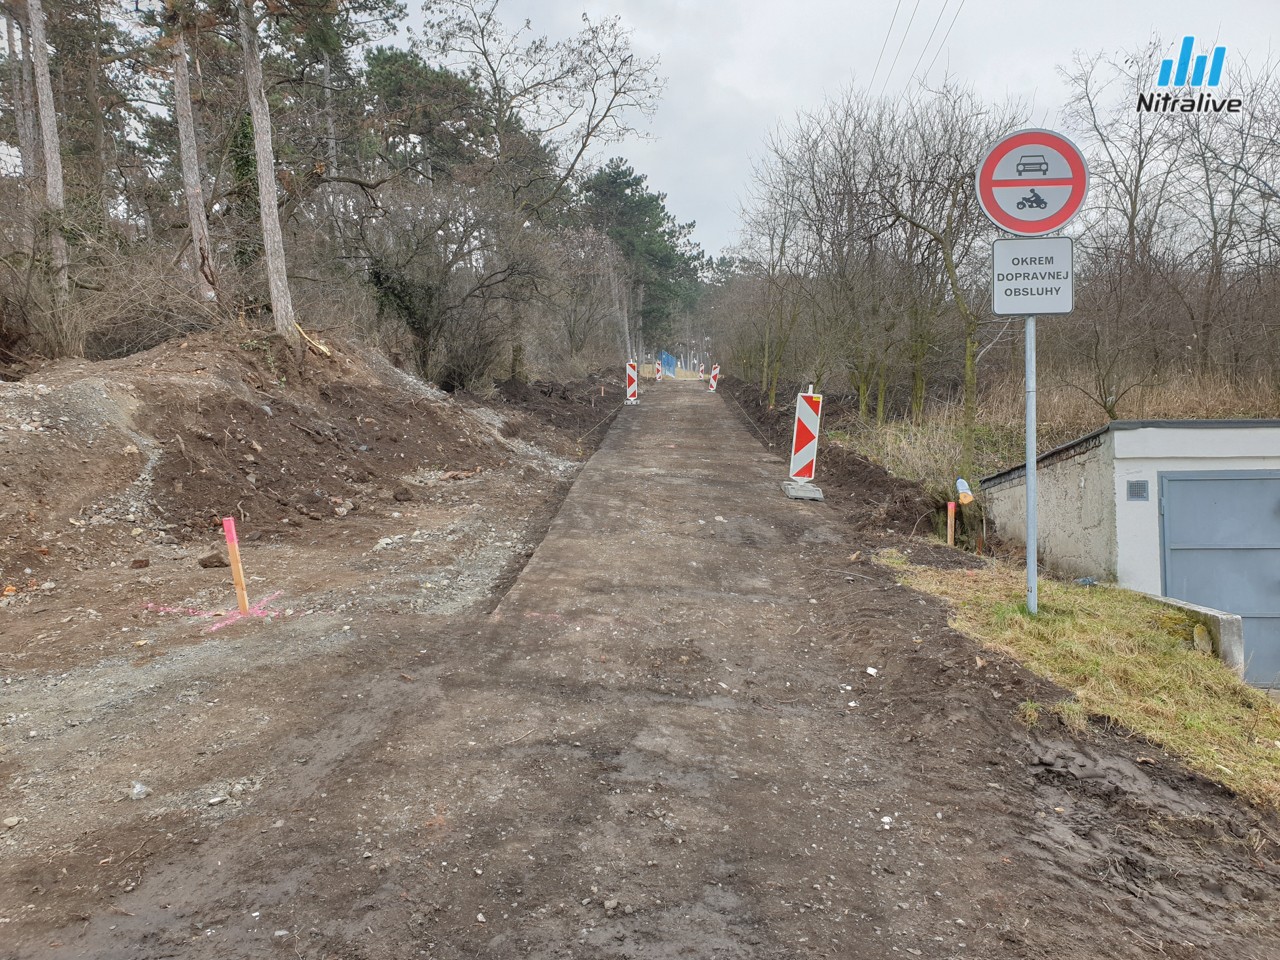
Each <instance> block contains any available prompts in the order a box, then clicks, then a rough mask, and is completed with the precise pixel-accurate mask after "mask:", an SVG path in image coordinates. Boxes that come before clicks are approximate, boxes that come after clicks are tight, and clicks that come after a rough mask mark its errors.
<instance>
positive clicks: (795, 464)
mask: <svg viewBox="0 0 1280 960" xmlns="http://www.w3.org/2000/svg"><path fill="white" fill-rule="evenodd" d="M821 423H822V394H820V393H814V392H813V385H812V384H810V386H809V392H808V393H801V394H799V395H797V396H796V420H795V425H794V426H793V428H792V430H791V469H790V475H791V479H790V480H787V481H785V482H784V483H783V484H782V489H783V491H784V492H785V493H786V495H787V496H788V497H790V498H791V499H792V500H821V499H822V491H821V490H820V489H818V487H816V486H814V484H813V474H814V470H815V469H816V467H817V464H818V428H819V426H820V425H821Z"/></svg>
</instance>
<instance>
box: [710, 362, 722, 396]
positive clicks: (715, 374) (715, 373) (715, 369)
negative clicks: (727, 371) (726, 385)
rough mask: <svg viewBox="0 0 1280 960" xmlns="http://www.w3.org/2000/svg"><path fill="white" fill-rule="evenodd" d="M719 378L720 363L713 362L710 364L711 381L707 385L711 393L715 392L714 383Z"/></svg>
mask: <svg viewBox="0 0 1280 960" xmlns="http://www.w3.org/2000/svg"><path fill="white" fill-rule="evenodd" d="M719 380H720V364H718V363H713V364H712V365H711V383H710V384H708V385H707V389H708V390H710V391H711V392H712V393H715V392H716V383H717V382H719Z"/></svg>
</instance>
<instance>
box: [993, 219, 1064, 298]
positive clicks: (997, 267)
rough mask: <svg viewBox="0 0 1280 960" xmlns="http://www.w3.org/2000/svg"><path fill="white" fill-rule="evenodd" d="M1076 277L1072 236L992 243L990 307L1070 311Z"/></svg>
mask: <svg viewBox="0 0 1280 960" xmlns="http://www.w3.org/2000/svg"><path fill="white" fill-rule="evenodd" d="M1074 279H1075V270H1074V268H1073V265H1072V251H1071V239H1070V238H1069V237H1041V238H1038V239H1034V240H996V241H994V242H993V243H992V244H991V309H992V312H993V313H995V315H996V316H999V317H1023V316H1035V315H1037V314H1049V313H1070V312H1071V311H1072V309H1073V308H1074V306H1075V292H1074V285H1073V281H1074Z"/></svg>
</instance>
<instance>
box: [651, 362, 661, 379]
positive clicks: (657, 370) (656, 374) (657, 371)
mask: <svg viewBox="0 0 1280 960" xmlns="http://www.w3.org/2000/svg"><path fill="white" fill-rule="evenodd" d="M653 379H655V380H661V379H662V361H661V360H659V361H658V362H657V363H655V364H654V365H653Z"/></svg>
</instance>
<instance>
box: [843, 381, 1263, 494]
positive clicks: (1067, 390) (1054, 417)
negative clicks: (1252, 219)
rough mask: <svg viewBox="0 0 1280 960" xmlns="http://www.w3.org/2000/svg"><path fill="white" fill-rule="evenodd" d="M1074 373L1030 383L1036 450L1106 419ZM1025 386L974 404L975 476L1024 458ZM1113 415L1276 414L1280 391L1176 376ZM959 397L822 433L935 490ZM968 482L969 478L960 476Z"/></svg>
mask: <svg viewBox="0 0 1280 960" xmlns="http://www.w3.org/2000/svg"><path fill="white" fill-rule="evenodd" d="M1076 379H1078V378H1075V377H1073V376H1062V375H1045V376H1043V377H1042V378H1041V382H1040V383H1039V384H1038V389H1037V412H1038V417H1037V424H1036V435H1037V441H1038V443H1037V448H1038V449H1039V451H1040V452H1041V453H1043V452H1045V451H1046V450H1051V449H1053V448H1054V447H1057V446H1060V445H1062V444H1064V443H1068V442H1070V441H1071V440H1074V439H1076V438H1077V437H1080V436H1083V435H1084V434H1086V433H1089V432H1091V431H1093V430H1096V429H1098V428H1099V427H1101V426H1104V425H1105V424H1106V423H1107V417H1106V414H1105V413H1104V412H1103V410H1102V408H1101V407H1099V406H1098V405H1097V404H1096V403H1094V402H1093V401H1091V400H1090V399H1089V398H1088V397H1087V396H1086V395H1085V394H1084V393H1083V392H1081V391H1080V390H1078V389H1075V388H1074V387H1072V386H1070V383H1071V382H1073V381H1074V380H1076ZM1025 402H1026V397H1025V388H1024V385H1023V383H1022V381H1021V380H1016V381H1015V380H1006V381H1001V382H998V383H993V384H989V385H988V386H987V387H986V388H985V389H984V390H983V393H982V397H981V399H980V403H979V408H978V425H977V463H976V464H975V467H976V470H975V473H976V474H977V477H978V478H980V477H985V476H990V475H991V474H993V473H998V472H1000V471H1001V470H1004V469H1007V468H1009V467H1012V466H1016V465H1017V464H1020V463H1022V461H1023V449H1024V443H1025V441H1024V429H1025V426H1024V417H1025V413H1024V411H1025V406H1024V404H1025ZM1118 413H1119V414H1120V416H1121V418H1123V419H1127V420H1165V419H1168V420H1181V419H1209V420H1217V419H1231V418H1242V419H1254V418H1259V417H1280V389H1277V386H1276V385H1275V384H1273V383H1271V382H1270V381H1267V380H1262V379H1259V380H1254V381H1249V382H1243V383H1240V382H1232V381H1229V380H1227V379H1226V378H1222V377H1215V376H1202V377H1181V378H1177V379H1170V380H1167V381H1166V382H1164V383H1161V384H1159V385H1155V386H1150V387H1142V388H1139V389H1136V390H1134V391H1132V392H1130V393H1129V394H1128V395H1127V396H1125V397H1124V399H1123V400H1122V401H1121V402H1120V404H1119V408H1118ZM961 426H962V421H961V410H960V405H959V403H955V402H949V403H936V404H933V405H932V406H930V407H929V408H928V410H927V411H926V413H925V417H924V421H923V422H922V423H919V424H916V423H912V422H911V421H910V420H900V421H893V422H891V423H887V424H885V425H883V426H876V425H875V424H865V423H858V422H856V421H854V422H845V423H833V424H832V425H831V427H832V429H831V430H829V431H828V433H829V435H830V436H831V437H832V438H833V439H835V440H837V441H842V442H848V443H850V444H851V445H853V446H855V447H856V448H857V449H858V452H859V453H861V454H862V455H863V456H866V457H868V458H870V459H871V460H874V461H875V462H877V463H879V464H881V465H882V466H883V467H885V469H887V470H888V471H889V472H890V473H892V474H894V475H895V476H899V477H905V478H907V479H909V480H915V481H918V482H920V483H922V484H923V485H924V486H925V487H926V488H927V489H930V490H933V491H936V492H938V493H939V495H942V494H943V493H944V492H946V491H950V490H952V488H953V485H954V483H955V480H956V477H957V476H958V474H957V472H956V465H957V464H959V463H960V462H961V459H962V457H961V439H960V438H961ZM967 479H969V480H970V481H972V480H974V479H975V478H974V477H969V478H967Z"/></svg>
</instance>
